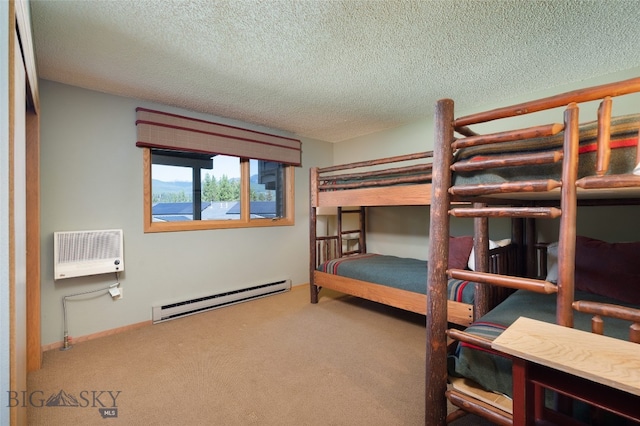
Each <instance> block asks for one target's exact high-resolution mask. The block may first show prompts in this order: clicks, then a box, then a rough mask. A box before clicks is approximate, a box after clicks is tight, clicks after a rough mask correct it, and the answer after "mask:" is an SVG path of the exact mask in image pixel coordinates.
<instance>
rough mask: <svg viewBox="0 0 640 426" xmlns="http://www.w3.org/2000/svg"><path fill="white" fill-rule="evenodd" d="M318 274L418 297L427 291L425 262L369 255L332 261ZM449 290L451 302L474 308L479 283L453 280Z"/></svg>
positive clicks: (320, 268)
mask: <svg viewBox="0 0 640 426" xmlns="http://www.w3.org/2000/svg"><path fill="white" fill-rule="evenodd" d="M318 271H321V272H325V273H328V274H333V275H340V276H343V277H346V278H352V279H356V280H360V281H366V282H370V283H375V284H380V285H384V286H387V287H394V288H398V289H401V290H407V291H411V292H414V293H420V294H425V293H426V291H427V271H428V269H427V262H426V261H424V260H418V259H411V258H403V257H396V256H389V255H382V254H375V253H366V254H359V255H354V256H348V257H343V258H339V259H333V260H330V261H328V262H325V263H323V264H321V265H320V266H318ZM447 288H448V299H449V300H452V301H455V302H461V303H467V304H473V299H474V294H475V283H472V282H469V281H463V280H455V279H450V280H449V283H448V286H447Z"/></svg>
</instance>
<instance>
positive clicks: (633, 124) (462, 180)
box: [453, 114, 640, 185]
mask: <svg viewBox="0 0 640 426" xmlns="http://www.w3.org/2000/svg"><path fill="white" fill-rule="evenodd" d="M639 128H640V114H633V115H625V116H620V117H615V118H612V120H611V142H610V146H611V157H610V165H609V169H608V172H607V173H606V174H611V175H616V174H626V173H631V172H632V171H633V169H634V167H635V166H636V164H637V159H636V158H637V157H636V153H637V146H638V129H639ZM597 130H598V123H597V122H596V121H592V122H588V123H585V124H582V125H581V126H580V136H579V138H580V148H579V156H580V157H579V162H578V178H582V177H585V176H593V175H595V174H596V172H595V170H596V154H597V151H598V148H597ZM563 143H564V132H560V133H559V134H557V135H554V136H548V137H541V138H533V139H525V140H519V141H513V142H503V143H496V144H490V145H479V146H473V147H467V148H462V149H459V150H457V151H456V153H455V160H454V161H471V162H472V161H481V160H500V159H501V158H505V157H507V156H513V155H515V154H533V153H543V152H549V151H561V150H562V147H563ZM561 172H562V162H561V161H559V162H556V163H553V164H539V165H533V166H517V167H497V168H488V169H483V170H478V171H469V172H455V173H454V174H453V182H454V184H455V185H471V184H478V183H501V182H513V181H525V180H536V179H560V176H561Z"/></svg>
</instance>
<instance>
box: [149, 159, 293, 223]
mask: <svg viewBox="0 0 640 426" xmlns="http://www.w3.org/2000/svg"><path fill="white" fill-rule="evenodd" d="M142 158H143V178H144V184H143V203H144V205H143V215H144V218H143V223H144V232H145V233H153V232H175V231H197V230H211V229H233V228H259V227H270V226H293V225H295V218H294V213H295V197H294V193H295V191H294V189H295V167H294V166H292V165H287V164H284V166H285V171H284V173H285V179H286V184H285V186H286V188H285V189H284V192H285V194H284V195H285V197H286V198H285V216H284V217H278V218H254V219H252V218H251V214H250V203H249V201H248V200H250V172H249V159H244V158H241V159H240V176H241V178H240V179H241V180H240V191H241V194H240V219H237V220H190V221H181V222H154V221H153V215H152V204H153V191H152V172H151V166H152V158H151V149H150V148H143V149H142Z"/></svg>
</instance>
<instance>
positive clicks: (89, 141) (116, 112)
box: [40, 81, 333, 345]
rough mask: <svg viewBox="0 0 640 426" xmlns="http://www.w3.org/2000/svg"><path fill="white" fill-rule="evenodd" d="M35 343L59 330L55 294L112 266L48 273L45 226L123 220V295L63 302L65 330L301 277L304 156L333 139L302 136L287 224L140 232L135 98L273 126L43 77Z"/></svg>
mask: <svg viewBox="0 0 640 426" xmlns="http://www.w3.org/2000/svg"><path fill="white" fill-rule="evenodd" d="M41 83H42V84H41V87H40V90H41V104H42V121H41V130H42V131H41V133H42V215H41V216H42V343H43V344H44V345H46V344H50V343H54V342H59V341H61V340H62V336H63V333H62V332H63V316H62V297H63V296H64V295H68V294H75V293H78V292H84V291H89V290H93V289H99V288H102V287H103V286H105V285H109V284H111V283H113V282H115V275H112V274H102V275H96V276H93V277H78V278H70V279H66V280H58V281H54V280H53V232H54V231H67V230H91V229H110V228H122V229H123V230H124V246H125V248H124V250H125V262H126V263H125V271H124V272H123V273H122V274H121V276H120V283H121V284H122V288H123V294H124V298H123V299H122V300H119V301H116V302H114V301H112V300H111V298H110V297H109V296H107V295H100V296H97V297H96V296H95V295H92V296H91V297H88V298H86V299H85V300H81V301H80V300H74V301H69V302H68V321H69V334H70V335H71V336H74V337H76V338H77V337H79V336H85V335H89V334H93V333H97V332H100V331H104V330H110V329H114V328H117V327H122V326H126V325H130V324H135V323H139V322H144V321H148V320H150V319H151V307H152V306H153V305H156V304H159V303H167V302H172V301H179V300H183V299H185V298H191V297H197V296H205V295H209V294H213V293H217V292H221V291H228V290H235V289H239V288H242V287H247V286H251V285H255V284H263V283H267V282H271V281H274V280H279V279H284V278H290V279H291V280H292V283H293V284H294V285H297V284H303V283H307V282H309V277H308V276H309V271H308V264H309V260H308V251H309V249H308V241H309V239H308V229H309V223H308V214H309V198H308V193H309V190H308V181H309V171H308V169H309V166H311V165H320V166H326V165H330V164H331V163H332V160H333V158H332V149H333V148H332V146H331V144H329V143H326V142H320V141H313V140H307V139H304V140H303V146H302V148H303V167H300V168H297V169H296V176H295V180H296V187H295V191H296V200H295V220H296V224H295V226H285V227H274V228H247V229H227V230H210V231H189V232H170V233H155V234H145V233H143V222H142V214H143V213H142V208H143V203H142V150H141V149H140V148H136V147H135V142H136V127H135V108H136V107H138V106H142V107H148V108H154V109H159V110H163V111H168V112H174V113H178V114H189V115H191V116H196V117H200V118H204V119H209V120H213V121H218V122H223V123H228V124H234V125H240V126H245V127H248V128H253V129H256V130H263V131H268V132H272V133H279V134H282V135H284V136H290V135H287V134H286V133H283V132H278V131H277V130H273V129H264V128H258V127H256V126H251V125H249V124H246V123H238V122H236V121H233V120H225V119H223V118H219V117H211V116H207V115H204V114H195V113H191V112H188V111H183V110H179V109H176V108H170V107H166V106H162V105H156V104H152V103H148V102H140V101H137V100H135V99H129V98H124V97H118V96H111V95H106V94H102V93H98V92H94V91H89V90H84V89H81V88H77V87H73V86H67V85H63V84H59V83H54V82H51V81H42V82H41Z"/></svg>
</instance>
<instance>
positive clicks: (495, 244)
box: [467, 238, 511, 271]
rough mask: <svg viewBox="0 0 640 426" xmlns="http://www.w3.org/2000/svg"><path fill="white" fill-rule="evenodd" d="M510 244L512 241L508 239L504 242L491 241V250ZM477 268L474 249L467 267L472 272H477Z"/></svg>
mask: <svg viewBox="0 0 640 426" xmlns="http://www.w3.org/2000/svg"><path fill="white" fill-rule="evenodd" d="M510 243H511V240H510V239H509V238H506V239H504V240H499V241H493V240H489V250H491V249H494V248H497V247H504V246H506V245H508V244H510ZM475 266H476V258H475V252H474V249H473V248H472V249H471V254H470V255H469V263H467V267H468V268H469V269H471V270H472V271H475Z"/></svg>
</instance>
